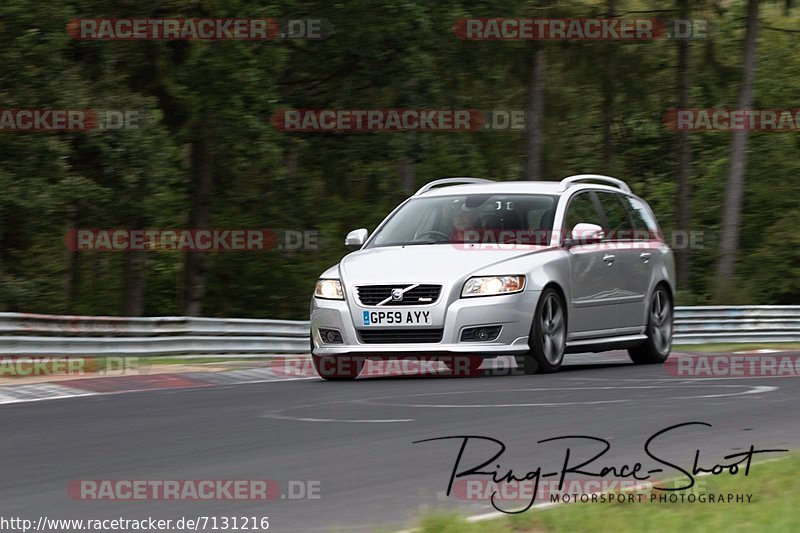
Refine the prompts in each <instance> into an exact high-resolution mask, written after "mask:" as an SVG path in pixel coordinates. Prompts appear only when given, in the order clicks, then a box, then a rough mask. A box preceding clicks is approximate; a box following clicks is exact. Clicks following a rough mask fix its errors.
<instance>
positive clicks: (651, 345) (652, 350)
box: [628, 285, 673, 365]
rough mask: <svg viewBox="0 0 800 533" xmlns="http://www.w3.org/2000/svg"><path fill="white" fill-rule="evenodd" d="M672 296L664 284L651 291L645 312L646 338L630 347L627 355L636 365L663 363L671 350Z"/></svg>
mask: <svg viewBox="0 0 800 533" xmlns="http://www.w3.org/2000/svg"><path fill="white" fill-rule="evenodd" d="M672 311H673V306H672V297H671V296H670V294H669V290H667V288H666V287H665V286H664V285H659V286H658V287H656V288H655V290H654V291H653V296H652V298H651V299H650V309H649V311H648V313H647V340H646V341H644V342H643V343H642V344H640V345H639V346H636V347H634V348H630V349H629V350H628V355H629V356H630V358H631V360H632V361H633V362H634V363H636V364H637V365H653V364H659V363H663V362H664V361H666V360H667V357H669V352H670V350H672V314H673V313H672Z"/></svg>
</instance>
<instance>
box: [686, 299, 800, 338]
mask: <svg viewBox="0 0 800 533" xmlns="http://www.w3.org/2000/svg"><path fill="white" fill-rule="evenodd" d="M673 342H674V343H675V344H707V343H712V342H735V343H761V342H800V305H742V306H687V307H680V306H679V307H676V308H675V331H674V334H673Z"/></svg>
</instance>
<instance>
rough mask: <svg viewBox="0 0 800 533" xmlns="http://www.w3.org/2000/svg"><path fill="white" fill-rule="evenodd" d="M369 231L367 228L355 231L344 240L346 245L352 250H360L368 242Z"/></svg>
mask: <svg viewBox="0 0 800 533" xmlns="http://www.w3.org/2000/svg"><path fill="white" fill-rule="evenodd" d="M368 236H369V231H367V229H366V228H359V229H354V230H353V231H351V232H350V233H348V234H347V237H345V239H344V245H345V246H347V247H348V248H350V249H351V250H360V249H361V247H362V246H364V243H365V242H367V237H368Z"/></svg>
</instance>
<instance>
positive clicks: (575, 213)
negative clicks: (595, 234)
mask: <svg viewBox="0 0 800 533" xmlns="http://www.w3.org/2000/svg"><path fill="white" fill-rule="evenodd" d="M580 223H587V224H596V225H598V226H600V227H603V223H602V221H601V219H600V214H599V213H598V212H597V208H596V207H595V204H594V201H592V193H591V192H584V193H580V194H578V195H577V196H574V197H573V198H572V199H571V200H570V201H569V207H567V216H566V224H564V229H565V231H566V235H565V237H568V236H569V235H570V234H571V233H572V230H573V229H574V228H575V225H576V224H580Z"/></svg>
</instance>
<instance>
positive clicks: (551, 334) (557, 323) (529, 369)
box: [515, 288, 567, 374]
mask: <svg viewBox="0 0 800 533" xmlns="http://www.w3.org/2000/svg"><path fill="white" fill-rule="evenodd" d="M566 345H567V311H566V307H565V305H564V302H563V300H562V299H561V296H560V295H559V294H558V291H556V290H555V289H553V288H547V289H545V290H544V291H542V294H541V296H540V297H539V303H538V304H537V305H536V313H535V314H534V317H533V325H531V333H530V337H529V338H528V347H529V350H528V353H526V354H524V355H517V356H516V357H515V358H516V360H517V367H520V368H522V369H523V370H524V371H525V373H526V374H536V373H540V374H547V373H550V372H557V371H558V369H559V368H561V362H562V361H563V360H564V348H565V347H566Z"/></svg>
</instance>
